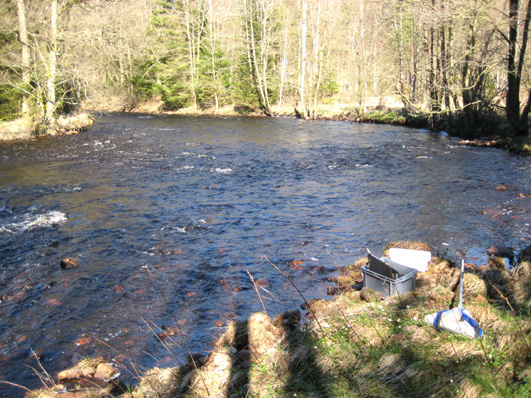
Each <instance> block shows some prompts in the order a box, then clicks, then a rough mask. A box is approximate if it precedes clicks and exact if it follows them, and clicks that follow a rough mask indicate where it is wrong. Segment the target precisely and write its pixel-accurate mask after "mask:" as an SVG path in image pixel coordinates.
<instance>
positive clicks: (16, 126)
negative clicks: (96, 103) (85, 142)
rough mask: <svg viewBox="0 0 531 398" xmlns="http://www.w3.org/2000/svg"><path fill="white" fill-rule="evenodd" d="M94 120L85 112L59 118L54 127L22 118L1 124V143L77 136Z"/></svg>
mask: <svg viewBox="0 0 531 398" xmlns="http://www.w3.org/2000/svg"><path fill="white" fill-rule="evenodd" d="M93 122H94V120H93V119H92V117H91V116H90V115H89V114H88V113H85V112H81V113H79V114H76V115H69V116H59V117H58V118H57V119H56V121H55V125H54V126H53V127H49V126H46V125H45V124H43V123H42V122H39V121H35V120H33V119H32V118H30V117H21V118H18V119H15V120H12V121H9V122H0V141H13V140H27V139H32V138H38V137H44V136H56V135H69V134H77V133H81V132H83V131H86V130H87V129H88V128H89V127H90V126H92V124H93Z"/></svg>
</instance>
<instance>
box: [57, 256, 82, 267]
mask: <svg viewBox="0 0 531 398" xmlns="http://www.w3.org/2000/svg"><path fill="white" fill-rule="evenodd" d="M77 267H79V261H78V260H77V258H73V257H66V258H63V259H62V260H61V268H63V269H70V268H77Z"/></svg>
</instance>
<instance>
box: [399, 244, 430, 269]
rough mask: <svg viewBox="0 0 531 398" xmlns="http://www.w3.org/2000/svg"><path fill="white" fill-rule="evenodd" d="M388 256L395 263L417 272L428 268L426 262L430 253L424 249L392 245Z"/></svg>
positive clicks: (428, 260)
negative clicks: (402, 247) (401, 247)
mask: <svg viewBox="0 0 531 398" xmlns="http://www.w3.org/2000/svg"><path fill="white" fill-rule="evenodd" d="M389 257H390V258H391V260H392V261H394V262H396V263H399V264H402V265H405V266H407V267H410V268H414V269H416V270H417V271H419V272H426V271H427V270H428V263H429V262H430V260H431V253H430V252H428V251H424V250H411V249H400V248H397V247H393V248H391V249H389Z"/></svg>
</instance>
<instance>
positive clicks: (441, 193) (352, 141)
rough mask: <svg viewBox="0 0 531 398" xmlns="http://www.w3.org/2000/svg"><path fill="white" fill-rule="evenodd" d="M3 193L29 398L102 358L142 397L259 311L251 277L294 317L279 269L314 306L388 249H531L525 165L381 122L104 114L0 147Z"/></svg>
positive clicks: (6, 348) (4, 365)
mask: <svg viewBox="0 0 531 398" xmlns="http://www.w3.org/2000/svg"><path fill="white" fill-rule="evenodd" d="M501 185H503V187H504V188H506V189H505V190H502V188H501V187H499V186H501ZM496 187H498V189H496ZM0 193H1V194H0V264H1V265H0V300H1V302H0V379H3V380H7V381H10V382H13V383H18V384H21V385H24V386H26V387H29V388H35V387H38V386H39V385H40V381H39V379H38V377H37V376H36V375H35V372H34V370H33V369H31V368H32V367H33V368H36V369H38V368H39V364H38V363H37V361H36V359H35V356H34V355H33V354H32V352H34V353H35V354H36V355H37V356H38V357H39V358H40V364H41V365H42V367H43V368H44V369H46V371H48V372H49V373H50V374H52V375H55V374H56V373H57V371H59V370H62V369H64V368H67V367H69V366H71V365H72V364H74V363H75V362H76V361H77V360H78V359H79V358H80V357H85V356H94V355H101V356H103V357H104V358H106V359H107V360H109V361H115V363H117V364H118V365H119V366H120V368H121V369H122V374H123V377H122V378H124V379H125V380H127V381H129V382H132V381H133V380H134V378H135V377H136V375H135V372H136V371H135V370H133V369H138V370H142V369H146V368H149V367H153V366H175V365H178V364H179V363H182V361H183V358H184V356H185V355H186V353H187V351H188V349H189V350H191V351H194V352H195V351H200V350H205V349H208V348H209V347H210V344H211V343H212V342H213V341H214V339H215V338H216V336H218V335H219V334H220V333H221V332H222V330H223V327H224V326H225V325H226V322H227V321H228V320H230V319H241V318H244V317H246V316H248V315H249V314H250V313H252V312H255V311H259V310H261V309H262V304H261V302H260V299H259V297H258V295H257V293H256V291H255V290H254V288H253V284H252V283H251V280H250V276H249V274H250V275H252V277H253V278H254V279H255V280H259V279H261V280H262V281H260V283H262V284H263V289H262V288H261V289H260V290H259V291H260V292H261V294H260V296H261V298H262V299H263V302H264V305H265V307H266V310H267V311H268V313H269V314H270V315H276V314H278V313H280V312H282V311H283V310H286V309H291V308H293V307H298V306H299V305H300V304H301V303H302V299H301V297H300V296H299V295H298V294H297V293H296V292H295V291H294V290H293V288H292V287H291V286H290V285H289V283H288V282H287V280H286V279H285V278H284V277H283V276H282V275H280V273H279V272H278V271H277V270H275V268H274V267H273V266H272V265H271V264H270V263H269V262H271V263H274V264H276V265H277V266H278V267H279V268H280V269H282V270H283V271H284V272H286V273H288V274H289V275H290V276H291V277H292V278H293V280H294V281H295V283H296V284H297V286H298V287H299V289H300V290H301V291H302V293H303V294H304V296H305V297H306V299H308V300H309V299H312V298H315V297H326V289H327V286H330V285H331V283H330V282H328V280H329V278H330V277H331V276H334V275H336V273H337V268H338V267H341V266H344V265H347V264H350V263H352V262H354V261H355V260H357V259H359V258H360V257H362V256H364V255H365V249H366V248H367V247H369V248H373V249H379V250H381V249H383V247H384V245H385V244H387V243H388V242H390V241H395V240H421V241H424V242H427V243H428V244H429V245H430V246H431V247H432V248H433V250H434V251H439V252H440V251H446V252H447V253H449V254H452V253H462V254H463V255H464V256H465V259H466V261H467V262H470V263H475V264H481V263H485V262H486V260H487V257H486V249H487V248H488V247H489V246H491V245H493V244H503V245H507V246H512V247H514V248H515V249H521V248H523V247H525V246H527V245H529V244H530V243H531V242H530V241H531V232H530V229H531V228H530V223H531V162H529V158H526V157H521V156H517V155H512V154H510V153H508V152H506V151H503V150H499V149H486V148H475V147H468V146H462V145H459V144H458V141H457V140H455V139H453V138H451V137H447V136H446V135H444V134H443V135H439V134H433V133H429V132H426V131H418V130H414V129H408V128H401V127H391V126H385V125H365V124H354V123H348V122H334V121H302V120H297V119H290V118H247V117H226V118H222V117H217V118H214V117H190V116H149V115H136V114H110V115H99V116H98V118H97V120H96V122H95V124H94V126H93V127H92V128H91V129H90V130H89V131H88V132H85V133H83V134H79V135H73V136H61V137H55V138H47V139H40V140H33V141H22V142H11V143H2V144H0ZM66 257H74V258H76V259H77V260H78V263H79V267H78V268H74V269H67V270H65V269H62V268H61V266H60V262H61V259H63V258H66ZM163 326H165V327H171V328H177V329H179V330H180V332H182V334H181V333H177V334H176V335H175V336H173V337H172V338H168V339H166V340H164V342H163V343H161V342H160V341H159V340H158V339H157V337H156V334H157V333H159V332H160V331H161V329H160V328H161V327H163ZM131 363H133V364H134V365H135V366H134V367H133V366H131V365H130V364H131ZM1 394H4V396H6V397H7V396H16V394H18V395H19V396H21V395H22V390H17V389H15V388H13V387H10V386H6V385H2V384H0V396H1Z"/></svg>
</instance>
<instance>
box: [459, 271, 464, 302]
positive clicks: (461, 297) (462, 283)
mask: <svg viewBox="0 0 531 398" xmlns="http://www.w3.org/2000/svg"><path fill="white" fill-rule="evenodd" d="M464 276H465V260H461V289H460V290H459V311H462V310H463V285H464V279H465V278H464Z"/></svg>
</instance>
